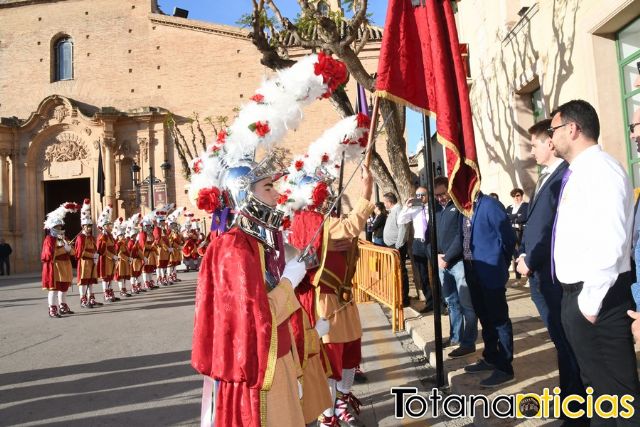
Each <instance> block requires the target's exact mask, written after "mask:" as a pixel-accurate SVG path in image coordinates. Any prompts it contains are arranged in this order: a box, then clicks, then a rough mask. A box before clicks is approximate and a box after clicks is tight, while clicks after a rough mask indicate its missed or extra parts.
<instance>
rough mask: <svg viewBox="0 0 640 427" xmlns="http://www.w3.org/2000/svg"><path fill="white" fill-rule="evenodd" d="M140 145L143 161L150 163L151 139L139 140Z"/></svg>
mask: <svg viewBox="0 0 640 427" xmlns="http://www.w3.org/2000/svg"><path fill="white" fill-rule="evenodd" d="M138 145H139V146H140V152H141V153H142V157H143V160H144V161H145V162H147V161H149V139H148V138H138Z"/></svg>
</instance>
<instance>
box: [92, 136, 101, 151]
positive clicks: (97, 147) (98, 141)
mask: <svg viewBox="0 0 640 427" xmlns="http://www.w3.org/2000/svg"><path fill="white" fill-rule="evenodd" d="M93 148H95V150H96V151H98V149H99V148H100V138H98V139H96V140H95V141H93Z"/></svg>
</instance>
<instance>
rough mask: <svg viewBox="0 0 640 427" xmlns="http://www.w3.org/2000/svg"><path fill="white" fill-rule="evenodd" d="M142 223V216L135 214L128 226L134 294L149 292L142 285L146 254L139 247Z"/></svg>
mask: <svg viewBox="0 0 640 427" xmlns="http://www.w3.org/2000/svg"><path fill="white" fill-rule="evenodd" d="M141 221H142V215H141V214H135V215H134V216H132V217H131V218H129V221H128V225H127V236H129V243H127V248H128V249H129V256H130V257H131V290H132V291H133V293H134V294H139V293H140V292H147V290H146V289H144V288H143V287H142V285H141V284H140V276H141V275H142V268H143V266H144V254H143V250H142V249H140V246H138V242H137V240H136V239H137V237H138V233H139V232H140V230H141V228H140V222H141Z"/></svg>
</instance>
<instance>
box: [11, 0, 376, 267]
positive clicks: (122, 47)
mask: <svg viewBox="0 0 640 427" xmlns="http://www.w3.org/2000/svg"><path fill="white" fill-rule="evenodd" d="M334 2H335V1H334ZM334 2H331V3H334ZM212 7H213V6H212ZM372 32H373V33H372V34H371V36H370V40H371V42H370V43H369V45H368V47H367V48H366V49H365V50H364V51H363V52H362V53H361V58H362V59H363V63H364V64H365V66H366V67H367V68H368V69H371V71H375V67H376V64H377V52H378V49H379V41H380V38H381V31H379V30H372ZM304 53H305V52H304V51H302V49H296V48H295V46H292V48H291V49H290V55H291V56H293V57H296V56H300V55H303V54H304ZM0 64H1V66H0V118H1V119H0V120H1V122H0V236H1V237H4V238H5V239H6V240H7V242H8V243H9V244H11V246H12V247H13V248H14V255H13V256H12V264H13V269H14V271H17V272H21V271H36V270H38V269H39V268H40V259H39V257H40V246H41V242H42V237H43V230H42V223H43V221H44V218H45V215H46V213H47V212H49V211H50V210H53V209H54V208H55V207H57V206H58V205H59V204H60V203H62V202H64V201H75V202H81V201H82V200H83V199H84V198H85V197H89V198H91V200H92V210H93V216H94V218H95V217H96V216H97V215H98V214H99V213H100V211H101V209H102V207H103V206H105V205H107V204H111V205H112V206H113V207H114V217H116V218H117V217H118V216H122V217H128V216H131V215H133V214H134V213H135V212H138V211H139V210H142V212H143V213H146V212H148V211H149V209H148V208H147V207H145V206H140V194H139V191H137V190H136V186H135V185H134V180H133V174H132V168H131V167H132V166H133V165H134V164H137V165H138V166H139V167H140V174H139V175H140V178H139V179H140V180H143V179H145V178H147V177H149V175H151V173H150V172H151V171H150V168H151V169H152V171H153V176H155V177H156V179H157V180H161V181H162V183H166V199H167V200H168V201H169V202H176V203H177V205H178V206H188V208H189V209H194V208H193V207H192V206H191V205H190V202H189V201H188V199H187V195H186V190H185V184H186V181H185V178H184V174H183V166H182V164H181V161H180V159H179V156H178V154H177V151H176V146H175V141H174V138H173V134H172V132H171V129H170V126H169V125H168V120H169V119H170V118H172V119H174V120H175V121H176V122H177V123H181V126H180V129H181V131H182V133H183V134H184V135H185V138H186V140H187V141H188V142H189V143H191V139H192V135H191V131H190V126H189V125H188V124H187V122H188V120H189V118H191V117H194V115H196V114H197V115H198V116H199V117H200V118H201V121H202V128H203V133H204V135H205V136H206V137H207V138H208V139H210V138H211V137H212V136H213V128H212V127H211V126H210V125H208V124H206V123H204V121H203V120H202V119H203V118H206V117H212V118H215V117H219V116H227V117H230V118H232V117H233V115H234V109H236V108H237V107H238V106H240V105H242V103H243V102H245V101H247V100H248V99H249V98H250V97H251V96H252V95H253V93H254V90H255V89H256V88H257V87H258V86H259V84H260V82H261V80H262V79H263V78H264V77H266V76H268V75H269V74H270V70H267V69H266V68H264V67H263V66H261V65H260V54H259V52H258V51H257V49H256V48H255V47H254V46H253V44H252V43H251V40H250V39H249V36H248V31H247V30H245V29H241V28H237V27H232V26H226V25H219V24H211V23H206V22H201V21H195V20H191V19H185V18H180V17H174V16H169V15H167V14H165V13H164V12H163V11H161V10H160V9H159V7H158V4H157V2H156V0H0ZM354 86H355V83H354V82H353V80H352V81H351V82H350V84H349V87H348V93H349V96H350V97H351V98H352V99H354V100H355V89H354ZM306 114H307V119H306V120H305V122H304V123H303V124H302V126H301V128H300V129H299V130H298V131H297V132H296V133H293V134H290V135H289V136H288V137H287V138H288V140H287V141H286V143H288V144H289V147H290V148H291V151H292V152H293V153H294V154H297V153H300V152H302V151H304V149H305V147H306V146H307V145H308V144H309V143H310V142H312V141H313V140H314V139H315V138H317V137H318V136H320V134H321V133H322V131H323V129H325V128H326V127H329V126H331V125H332V124H333V123H335V122H336V121H338V120H339V116H338V113H337V112H336V111H335V110H334V109H333V108H332V106H331V104H330V102H329V101H326V100H325V101H318V102H316V103H315V104H313V105H311V106H310V107H309V108H308V109H307V110H306ZM200 139H201V138H200V135H198V132H196V146H198V144H199V143H200ZM191 149H192V150H193V151H194V152H195V149H194V148H191ZM100 153H101V155H102V161H103V171H104V183H105V190H104V198H103V199H102V201H101V200H100V196H99V194H98V193H97V188H98V180H97V176H98V159H99V154H100ZM167 165H170V168H166V166H167ZM162 166H165V168H161V167H162ZM159 187H161V188H162V184H160V186H159ZM143 188H144V187H143ZM356 191H357V190H356ZM143 196H144V195H143ZM346 206H347V210H348V207H349V200H348V199H347V201H346ZM199 214H200V216H201V217H203V218H204V217H205V215H204V212H200V213H199ZM71 216H73V215H69V216H68V218H69V217H71ZM76 217H77V215H75V216H73V218H71V219H69V220H68V224H67V227H66V228H67V235H68V237H69V238H72V237H73V236H75V235H76V233H77V232H78V231H79V218H76Z"/></svg>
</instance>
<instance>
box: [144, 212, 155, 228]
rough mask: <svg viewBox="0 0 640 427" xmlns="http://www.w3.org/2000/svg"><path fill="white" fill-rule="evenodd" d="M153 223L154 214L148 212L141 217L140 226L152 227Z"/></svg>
mask: <svg viewBox="0 0 640 427" xmlns="http://www.w3.org/2000/svg"><path fill="white" fill-rule="evenodd" d="M153 224H154V215H153V212H152V213H148V214H146V215H145V216H144V218H142V228H146V229H148V228H150V227H153Z"/></svg>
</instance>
